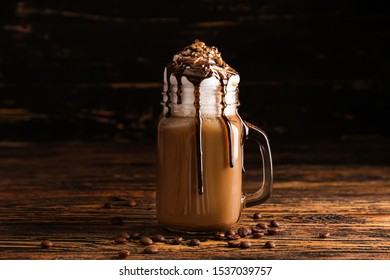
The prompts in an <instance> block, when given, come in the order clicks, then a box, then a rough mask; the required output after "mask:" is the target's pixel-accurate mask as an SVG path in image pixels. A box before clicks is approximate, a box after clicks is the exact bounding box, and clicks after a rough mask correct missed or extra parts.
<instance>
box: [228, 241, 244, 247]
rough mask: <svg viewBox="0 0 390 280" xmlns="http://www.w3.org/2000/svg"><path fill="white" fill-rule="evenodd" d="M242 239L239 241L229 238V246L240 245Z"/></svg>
mask: <svg viewBox="0 0 390 280" xmlns="http://www.w3.org/2000/svg"><path fill="white" fill-rule="evenodd" d="M240 243H241V242H240V241H237V240H229V241H228V245H229V247H231V248H237V247H238V246H240Z"/></svg>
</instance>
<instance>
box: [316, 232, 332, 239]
mask: <svg viewBox="0 0 390 280" xmlns="http://www.w3.org/2000/svg"><path fill="white" fill-rule="evenodd" d="M329 236H330V232H329V231H324V232H320V233H319V234H318V237H319V238H327V237H329Z"/></svg>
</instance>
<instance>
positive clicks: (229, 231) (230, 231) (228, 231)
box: [225, 229, 237, 236]
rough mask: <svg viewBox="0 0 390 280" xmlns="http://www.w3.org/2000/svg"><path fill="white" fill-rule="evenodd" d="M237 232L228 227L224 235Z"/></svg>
mask: <svg viewBox="0 0 390 280" xmlns="http://www.w3.org/2000/svg"><path fill="white" fill-rule="evenodd" d="M236 234H237V231H235V230H234V229H228V230H227V231H226V232H225V236H228V235H236Z"/></svg>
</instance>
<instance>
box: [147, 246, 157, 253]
mask: <svg viewBox="0 0 390 280" xmlns="http://www.w3.org/2000/svg"><path fill="white" fill-rule="evenodd" d="M157 252H158V248H157V247H156V246H154V245H151V246H148V247H146V248H145V249H144V253H145V254H156V253H157Z"/></svg>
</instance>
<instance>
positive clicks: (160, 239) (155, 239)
mask: <svg viewBox="0 0 390 280" xmlns="http://www.w3.org/2000/svg"><path fill="white" fill-rule="evenodd" d="M152 240H153V241H154V242H163V241H164V240H165V237H164V236H162V235H161V234H157V235H155V236H153V237H152Z"/></svg>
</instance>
